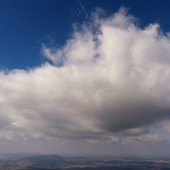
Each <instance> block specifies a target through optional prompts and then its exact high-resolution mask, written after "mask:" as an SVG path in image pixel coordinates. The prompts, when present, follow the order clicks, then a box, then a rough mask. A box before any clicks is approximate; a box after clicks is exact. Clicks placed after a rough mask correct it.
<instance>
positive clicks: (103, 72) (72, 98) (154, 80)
mask: <svg viewBox="0 0 170 170" xmlns="http://www.w3.org/2000/svg"><path fill="white" fill-rule="evenodd" d="M96 16H97V14H96ZM88 24H89V23H88ZM90 24H91V26H92V27H95V26H97V29H96V30H97V33H96V32H95V31H94V30H92V27H89V26H87V25H82V28H81V29H80V30H79V31H77V30H75V32H74V33H73V36H72V37H71V38H70V39H69V40H68V41H67V43H66V44H65V46H63V47H62V48H60V49H54V48H47V47H46V46H45V45H43V47H42V53H43V54H44V55H45V56H46V57H47V58H48V59H50V60H51V61H52V62H53V65H52V64H48V63H46V64H44V65H42V66H41V67H37V68H34V69H32V70H31V69H30V70H28V71H25V70H13V71H9V72H8V73H5V72H3V71H1V74H0V94H1V97H0V107H1V111H0V116H1V120H0V123H1V134H2V135H1V136H0V137H1V138H5V139H13V138H30V137H31V138H38V139H41V138H47V139H49V138H68V139H82V138H83V139H101V138H108V137H109V136H114V135H118V134H119V135H120V136H121V134H122V135H125V133H126V135H127V136H128V135H129V136H140V135H143V134H145V133H146V134H147V133H149V130H147V128H148V126H150V125H153V124H155V123H157V122H160V121H162V120H168V119H169V118H170V112H169V111H170V88H169V84H170V67H169V66H170V48H169V47H170V39H169V37H168V36H166V35H162V34H160V33H159V29H158V25H157V24H153V25H150V26H148V27H146V28H145V29H140V28H138V27H137V26H136V25H135V24H134V18H133V17H132V16H128V15H127V14H126V13H125V11H124V10H120V11H119V12H118V13H116V14H114V15H113V16H110V17H108V18H105V19H103V18H99V17H96V18H95V20H94V22H92V23H90ZM61 61H62V65H61ZM58 66H60V67H58ZM146 138H147V139H149V140H150V139H151V138H150V137H148V136H146ZM153 138H154V139H156V140H157V139H158V138H157V137H155V136H153ZM112 140H115V141H116V140H117V139H116V138H113V137H112ZM138 140H141V138H138Z"/></svg>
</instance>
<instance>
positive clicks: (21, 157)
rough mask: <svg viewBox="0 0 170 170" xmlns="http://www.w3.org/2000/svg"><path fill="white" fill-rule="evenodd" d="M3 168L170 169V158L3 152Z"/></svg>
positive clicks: (36, 169)
mask: <svg viewBox="0 0 170 170" xmlns="http://www.w3.org/2000/svg"><path fill="white" fill-rule="evenodd" d="M0 169H1V170H15V169H16V170H40V169H41V170H47V169H51V170H170V159H163V158H154V159H153V158H152V159H143V158H132V157H131V158H113V157H71V156H69V157H68V156H58V155H42V154H34V155H31V154H1V155H0Z"/></svg>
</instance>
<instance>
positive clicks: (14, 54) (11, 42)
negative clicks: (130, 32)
mask: <svg viewBox="0 0 170 170" xmlns="http://www.w3.org/2000/svg"><path fill="white" fill-rule="evenodd" d="M121 6H125V7H127V8H128V9H129V12H130V13H131V14H133V15H134V16H135V17H137V18H139V24H140V25H141V26H145V25H147V24H148V23H150V22H152V23H154V22H158V23H160V25H161V28H162V29H163V30H164V31H169V29H170V22H169V21H168V18H170V13H169V7H170V2H169V1H168V0H164V2H163V3H162V1H152V0H151V1H146V0H138V1H133V0H106V1H102V0H93V1H91V0H72V1H70V0H63V1H60V0H59V1H56V0H50V1H47V0H36V1H34V0H24V1H22V0H16V1H13V0H7V1H6V0H1V1H0V21H1V22H0V66H1V68H7V69H13V68H30V67H35V66H37V65H41V64H42V63H43V62H44V61H45V60H44V58H43V56H42V55H41V53H40V51H41V45H42V44H44V43H45V44H48V45H52V44H53V45H54V44H55V45H57V46H61V45H62V44H63V43H64V42H65V41H66V39H67V38H68V37H69V36H70V34H71V32H72V26H73V24H74V23H82V22H83V21H84V20H87V19H88V18H89V17H90V13H91V12H93V11H94V9H96V8H98V7H99V8H102V9H104V10H106V11H107V12H108V13H110V14H111V13H114V12H116V11H117V10H118V9H119V8H120V7H121ZM87 14H88V17H87Z"/></svg>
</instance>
